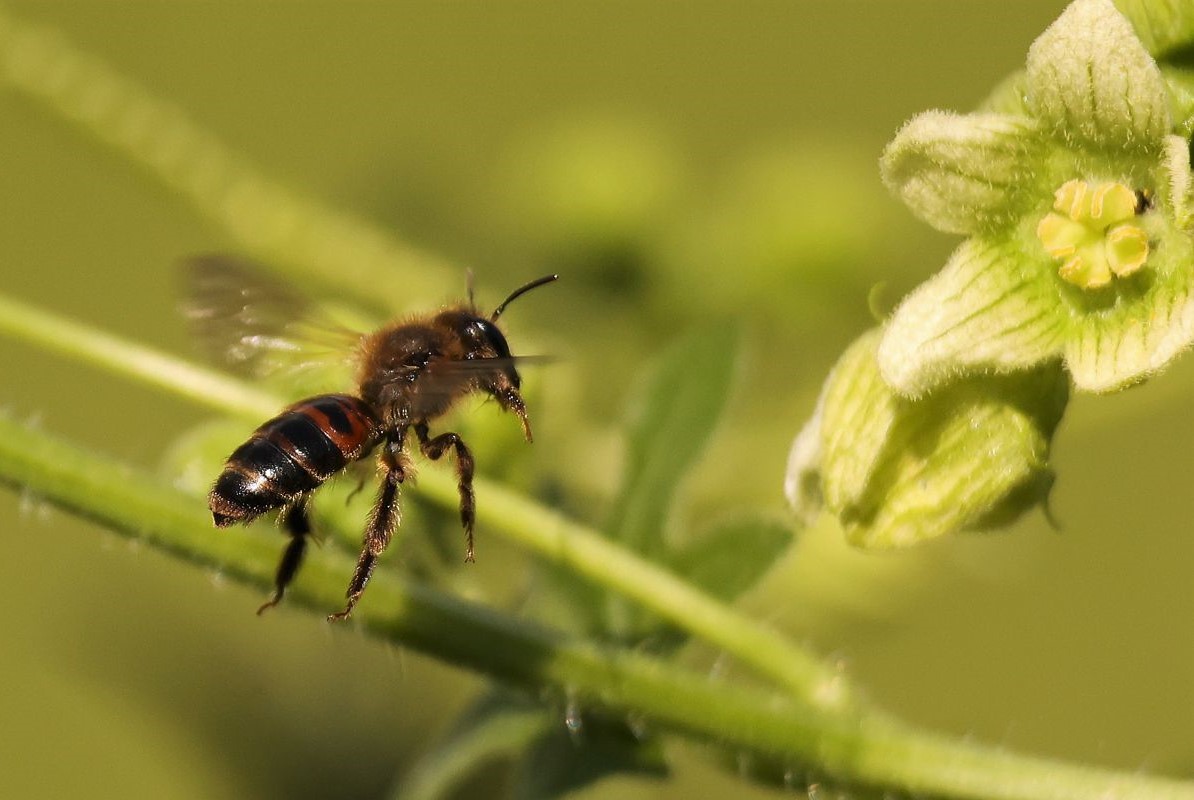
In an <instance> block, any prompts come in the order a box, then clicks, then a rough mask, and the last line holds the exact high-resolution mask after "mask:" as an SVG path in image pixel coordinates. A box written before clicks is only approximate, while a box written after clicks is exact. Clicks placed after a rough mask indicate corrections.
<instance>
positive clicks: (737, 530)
mask: <svg viewBox="0 0 1194 800" xmlns="http://www.w3.org/2000/svg"><path fill="white" fill-rule="evenodd" d="M791 542H792V527H791V525H785V524H783V523H780V522H777V521H775V520H770V519H766V518H763V517H752V518H748V519H741V520H733V521H729V522H726V523H723V524H721V525H719V526H717V527H715V528H714V529H713V530H712V531H710V532H708V533H706V534H704V535H702V536H701V537H700V538H699V539H697V540H696V541H695V542H693V543H692V544H690V545H688V546H687V547H685V548H683V549H682V550H679V551H677V552H676V553H674V554H673V555H672V557H671V566H672V569H673V570H675V572H676V573H677V574H678V575H680V576H681V577H684V578H686V579H687V580H688V581H689V582H690V583H693V584H695V585H696V586H698V587H699V588H701V589H703V590H705V591H706V592H707V593H709V594H711V595H713V596H714V597H716V598H718V599H719V600H725V601H730V600H733V599H734V598H736V597H737V596H738V595H740V594H742V593H743V592H745V591H746V590H747V589H749V588H750V587H751V586H753V585H754V584H755V582H756V581H758V580H759V578H761V577H762V576H763V574H764V573H766V572H767V570H768V569H769V568H770V567H771V565H772V564H774V563H775V560H776V559H777V558H779V556H780V554H781V553H783V552H784V550H786V549H787V547H788V545H789V544H791Z"/></svg>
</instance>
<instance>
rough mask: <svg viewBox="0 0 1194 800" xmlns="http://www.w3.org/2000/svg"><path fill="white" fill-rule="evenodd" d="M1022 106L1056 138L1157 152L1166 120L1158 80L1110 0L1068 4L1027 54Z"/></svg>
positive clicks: (1165, 131)
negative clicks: (1045, 125) (1025, 90)
mask: <svg viewBox="0 0 1194 800" xmlns="http://www.w3.org/2000/svg"><path fill="white" fill-rule="evenodd" d="M1026 88H1027V92H1028V95H1027V100H1028V106H1029V108H1030V109H1031V110H1032V111H1033V112H1034V113H1035V114H1036V115H1037V116H1038V117H1039V118H1040V119H1041V120H1042V121H1043V122H1045V123H1046V124H1047V125H1049V126H1050V127H1051V128H1052V129H1053V132H1054V134H1055V135H1056V136H1058V137H1060V138H1062V139H1063V140H1065V141H1071V140H1076V141H1078V142H1080V143H1083V144H1087V145H1094V146H1096V147H1099V148H1104V149H1128V150H1135V151H1159V150H1160V148H1161V144H1162V140H1163V138H1164V137H1165V135H1166V134H1168V133H1169V129H1170V125H1171V121H1170V114H1169V100H1168V95H1167V94H1166V90H1165V82H1164V80H1163V79H1162V77H1161V72H1160V70H1159V69H1158V68H1157V64H1156V62H1155V61H1153V59H1152V56H1150V55H1149V54H1148V52H1147V51H1146V50H1145V49H1144V46H1143V45H1142V44H1141V43H1140V40H1139V39H1138V38H1137V36H1136V33H1135V31H1133V30H1132V26H1131V24H1130V23H1129V22H1128V20H1127V19H1126V18H1125V17H1124V16H1123V14H1121V13H1119V11H1118V10H1116V8H1115V6H1114V5H1113V4H1112V3H1111V0H1075V2H1073V3H1071V4H1070V5H1069V7H1068V8H1066V10H1065V11H1063V12H1062V14H1061V16H1060V17H1058V18H1057V21H1055V22H1054V23H1053V24H1052V25H1050V26H1049V27H1048V28H1047V29H1046V30H1045V32H1044V33H1042V34H1041V35H1040V37H1039V38H1038V39H1037V40H1036V41H1035V42H1033V44H1032V47H1031V48H1029V50H1028V71H1027V85H1026Z"/></svg>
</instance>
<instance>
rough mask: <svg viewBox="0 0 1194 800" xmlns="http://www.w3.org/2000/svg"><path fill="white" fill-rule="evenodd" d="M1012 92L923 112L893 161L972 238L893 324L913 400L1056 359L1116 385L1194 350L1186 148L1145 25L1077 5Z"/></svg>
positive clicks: (1098, 382) (1081, 383) (883, 349)
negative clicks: (955, 110) (978, 375)
mask: <svg viewBox="0 0 1194 800" xmlns="http://www.w3.org/2000/svg"><path fill="white" fill-rule="evenodd" d="M1009 86H1014V87H1016V90H1014V94H1010V95H1009V94H1008V90H1007V88H1006V87H1005V92H1004V100H1005V102H1001V103H1000V104H999V105H998V107H999V108H1000V109H1002V111H1001V112H1000V113H994V112H984V113H975V114H968V115H957V114H951V113H947V112H941V111H930V112H927V113H924V114H921V115H920V116H918V117H916V118H914V119H913V120H911V121H910V122H909V123H908V124H907V125H905V126H904V128H903V129H902V130H901V131H900V132H899V133H898V134H897V135H896V137H895V140H894V141H892V143H891V144H890V145H888V147H887V150H886V151H885V152H884V155H883V159H882V169H883V177H884V181H885V182H886V183H887V184H888V186H889V187H890V188H891V189H892V190H893V191H894V192H895V193H896V194H898V195H899V196H900V198H901V199H902V200H903V201H904V202H905V203H907V205H908V206H909V207H910V208H911V209H912V211H913V212H914V213H915V214H916V215H917V216H919V217H920V218H922V219H923V220H925V221H926V222H928V223H929V224H931V225H933V226H934V227H936V228H938V229H940V230H942V231H946V232H949V233H962V234H966V235H967V236H968V237H969V238H967V239H966V241H964V242H963V243H962V244H961V245H960V246H959V247H958V249H957V250H955V251H954V253H953V255H952V256H951V257H950V258H949V260H948V262H947V263H946V265H945V268H944V269H943V270H942V271H941V272H940V273H938V274H937V275H936V276H934V277H933V278H931V279H930V280H929V281H927V282H926V283H924V284H923V285H921V286H920V287H919V288H918V289H916V290H915V291H914V292H913V293H912V294H911V295H909V296H908V297H907V298H906V299H905V300H904V301H903V303H902V304H901V305H900V306H899V308H898V309H897V310H896V312H895V314H894V316H893V318H892V319H891V321H890V323H889V325H888V326H887V330H886V332H885V334H884V336H883V339H882V342H881V343H880V346H879V350H878V362H879V367H880V370H881V372H882V375H883V378H884V379H885V380H886V381H887V382H888V383H889V384H890V385H891V386H892V387H893V388H894V389H895V390H896V391H897V392H899V393H901V394H904V395H908V396H916V395H921V394H925V393H927V392H929V391H931V390H933V389H934V388H936V387H938V386H940V385H942V384H944V383H946V382H948V381H950V380H952V379H953V378H954V377H956V376H958V375H960V374H967V373H973V372H996V373H1006V372H1011V371H1015V370H1022V369H1026V368H1029V367H1032V366H1034V365H1038V364H1043V363H1045V362H1047V361H1050V360H1054V359H1057V358H1061V359H1063V360H1064V363H1065V365H1066V367H1068V369H1069V372H1070V374H1071V376H1072V378H1073V381H1074V384H1075V386H1076V387H1077V388H1078V389H1081V390H1085V391H1092V392H1105V391H1112V390H1115V389H1118V388H1121V387H1123V386H1126V385H1128V384H1131V383H1133V382H1136V381H1139V380H1141V379H1143V378H1145V377H1147V376H1148V375H1149V374H1151V373H1153V372H1156V371H1157V370H1160V369H1161V368H1163V367H1164V366H1166V365H1167V364H1168V363H1169V362H1170V361H1171V360H1172V359H1173V358H1174V357H1175V356H1176V355H1177V354H1178V353H1179V352H1180V351H1181V350H1183V349H1184V348H1185V347H1187V346H1188V345H1189V344H1190V342H1191V341H1194V244H1192V242H1191V238H1190V236H1189V235H1188V232H1187V231H1188V229H1189V227H1190V211H1189V205H1188V202H1189V197H1188V194H1189V191H1190V156H1189V152H1190V151H1189V142H1188V141H1186V140H1185V139H1183V138H1182V137H1181V136H1178V135H1176V134H1175V133H1174V122H1173V119H1174V114H1173V111H1172V110H1171V107H1170V102H1171V101H1170V93H1169V91H1168V89H1167V86H1166V82H1165V79H1164V78H1163V77H1162V74H1161V71H1160V69H1159V68H1158V66H1157V64H1156V62H1155V61H1154V60H1153V58H1152V57H1151V56H1150V55H1149V54H1148V52H1147V51H1146V50H1145V48H1144V46H1143V45H1142V44H1141V42H1140V39H1139V38H1138V37H1137V35H1136V33H1135V32H1134V31H1133V29H1132V26H1131V24H1130V23H1129V22H1128V20H1127V19H1125V18H1124V16H1123V15H1122V14H1120V12H1119V11H1117V10H1116V8H1115V6H1114V5H1112V3H1111V2H1110V0H1077V1H1076V2H1074V3H1072V4H1071V5H1070V6H1069V7H1068V8H1067V9H1066V10H1065V11H1064V12H1063V13H1062V15H1061V17H1060V18H1058V20H1057V21H1056V22H1055V23H1053V25H1051V26H1050V27H1049V28H1048V29H1047V30H1046V31H1045V32H1044V33H1043V34H1042V35H1041V36H1040V38H1038V39H1037V40H1036V42H1034V43H1033V45H1032V47H1031V48H1030V50H1029V52H1028V63H1027V68H1026V70H1025V72H1024V73H1023V76H1022V77H1021V78H1020V79H1018V81H1017V82H1016V83H1014V84H1009ZM1008 96H1011V97H1012V98H1013V102H1006V98H1007V97H1008ZM1182 121H1183V122H1184V120H1182Z"/></svg>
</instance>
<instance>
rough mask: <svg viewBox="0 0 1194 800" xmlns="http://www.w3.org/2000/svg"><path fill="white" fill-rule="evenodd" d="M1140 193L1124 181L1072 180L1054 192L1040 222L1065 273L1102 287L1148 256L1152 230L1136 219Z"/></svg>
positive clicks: (1087, 284)
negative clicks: (1147, 232) (1148, 230)
mask: <svg viewBox="0 0 1194 800" xmlns="http://www.w3.org/2000/svg"><path fill="white" fill-rule="evenodd" d="M1139 208H1140V202H1139V196H1138V195H1137V193H1136V192H1134V191H1133V190H1132V189H1130V188H1128V187H1127V186H1125V185H1124V184H1122V183H1116V182H1113V181H1106V182H1103V183H1100V184H1097V185H1096V186H1094V187H1093V189H1092V187H1091V186H1090V184H1088V183H1087V182H1086V181H1083V180H1078V179H1074V180H1070V181H1066V182H1065V183H1064V184H1062V185H1061V186H1060V187H1059V188H1058V189H1057V191H1056V192H1054V194H1053V209H1054V210H1053V211H1051V212H1049V213H1048V214H1047V215H1045V217H1044V219H1042V220H1041V221H1040V223H1038V224H1037V228H1036V235H1037V238H1038V239H1040V240H1041V244H1043V245H1044V246H1045V250H1046V252H1048V253H1049V255H1051V256H1053V258H1055V259H1057V260H1058V261H1061V262H1062V263H1061V266H1060V267H1059V268H1058V274H1059V275H1060V276H1061V278H1062V279H1063V280H1065V281H1067V282H1069V283H1072V284H1074V285H1075V286H1080V287H1081V288H1083V289H1099V288H1102V287H1104V286H1106V285H1108V284H1109V283H1111V279H1112V277H1120V278H1124V277H1127V276H1128V275H1131V274H1132V273H1134V272H1136V271H1137V270H1139V269H1140V268H1141V267H1142V266H1144V263H1145V262H1146V261H1147V260H1148V253H1149V246H1148V234H1146V233H1145V232H1144V229H1143V228H1141V227H1140V226H1139V225H1137V224H1135V223H1134V222H1129V220H1134V219H1135V217H1136V214H1137V212H1138V210H1139Z"/></svg>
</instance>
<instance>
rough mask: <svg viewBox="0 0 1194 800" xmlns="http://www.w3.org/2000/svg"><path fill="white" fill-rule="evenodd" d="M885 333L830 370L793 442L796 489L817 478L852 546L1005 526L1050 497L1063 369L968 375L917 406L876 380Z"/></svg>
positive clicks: (863, 341)
mask: <svg viewBox="0 0 1194 800" xmlns="http://www.w3.org/2000/svg"><path fill="white" fill-rule="evenodd" d="M880 335H881V331H880V330H873V331H870V332H868V333H866V334H863V335H862V336H861V337H859V338H858V339H857V340H856V341H855V342H854V344H852V345H851V346H850V347H849V348H848V349H847V350H846V352H845V353H844V354H843V355H842V357H841V359H840V360H839V361H838V363H837V365H836V366H835V367H834V369H833V371H832V372H831V373H830V376H829V378H828V379H827V380H826V383H825V388H824V390H823V391H822V395H821V400H820V403H819V404H818V411H817V413H816V414H815V415H814V418H813V420H812V421H811V422H810V423H809V424H808V425H807V426H806V427H805V429H804V431H803V432H802V433H801V434H800V436H799V437H797V440H796V442H795V444H794V445H793V449H792V457H791V459H790V461H789V472H788V483H789V486H797V485H801V484H806V483H807V482H808V480H809V478H810V477H816V478H819V479H820V481H821V486H820V489H821V491H820V492H819V493H816V494H818V496H823V497H824V503H825V506H826V507H827V508H828V510H829V511H831V512H832V513H834V514H835V515H836V516H837V518H838V520H839V521H840V522H841V523H842V525H843V527H844V528H845V530H846V535H847V537H848V538H849V540H850V541H851V543H853V544H855V545H858V546H861V547H868V548H880V549H884V548H893V547H905V546H908V545H911V544H915V543H916V542H919V541H923V540H925V539H930V538H933V537H936V536H941V535H944V534H948V533H952V532H955V531H959V530H965V529H974V528H986V527H993V526H996V525H999V524H1004V523H1006V522H1009V521H1010V520H1012V519H1014V518H1015V517H1016V516H1018V515H1019V514H1020V513H1022V512H1023V511H1025V510H1027V509H1028V508H1031V507H1032V506H1034V505H1036V504H1037V503H1039V502H1040V501H1041V500H1043V499H1044V496H1045V494H1047V492H1048V488H1049V486H1050V485H1051V483H1052V473H1051V472H1050V471H1049V469H1048V467H1047V459H1048V451H1049V442H1050V439H1051V437H1052V435H1053V431H1054V430H1055V428H1056V426H1057V422H1058V420H1060V418H1061V414H1062V411H1063V410H1064V408H1065V405H1066V402H1067V400H1068V386H1069V382H1068V379H1067V378H1066V376H1065V373H1064V371H1063V370H1062V369H1061V366H1060V364H1059V363H1057V362H1051V363H1049V364H1046V365H1042V366H1041V367H1038V368H1037V369H1034V370H1029V371H1026V372H1018V373H1015V374H1012V375H997V376H992V375H976V376H971V377H970V378H966V379H963V380H960V381H958V382H955V383H953V384H951V385H950V386H948V387H944V388H943V389H942V390H941V391H940V392H937V393H934V394H933V395H931V396H930V397H927V398H924V399H922V400H917V401H911V400H908V399H907V398H904V397H900V396H899V395H897V394H895V393H894V392H893V391H892V390H891V388H890V387H889V386H887V384H886V383H884V382H883V380H882V379H881V378H880V376H879V370H878V364H877V362H876V358H875V354H876V347H877V345H878V342H879V339H880ZM814 453H815V459H814V461H815V463H813V462H810V460H809V455H810V454H814ZM809 494H810V493H809V492H808V491H801V492H797V493H794V494H793V493H791V492H790V493H789V497H790V498H792V499H797V500H798V499H800V498H803V497H805V496H808V495H809ZM795 508H796V509H797V511H798V513H800V512H803V511H804V508H803V507H802V506H801V505H800V504H799V503H797V504H796V506H795ZM818 508H819V505H818Z"/></svg>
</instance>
